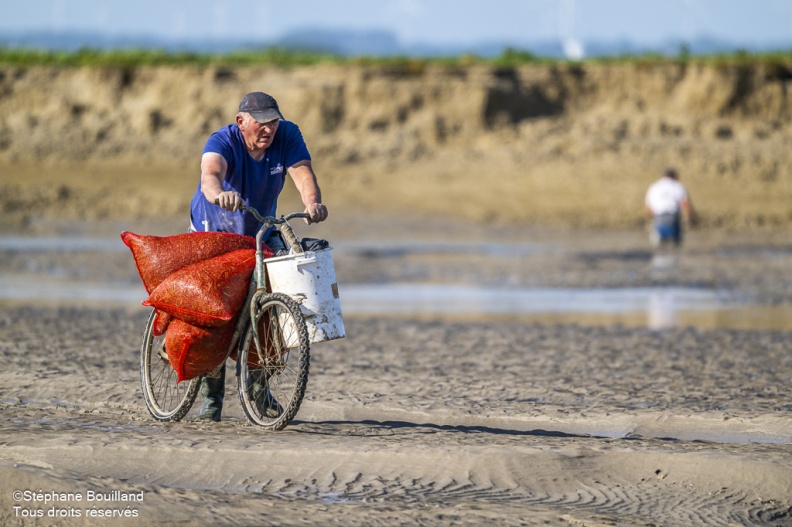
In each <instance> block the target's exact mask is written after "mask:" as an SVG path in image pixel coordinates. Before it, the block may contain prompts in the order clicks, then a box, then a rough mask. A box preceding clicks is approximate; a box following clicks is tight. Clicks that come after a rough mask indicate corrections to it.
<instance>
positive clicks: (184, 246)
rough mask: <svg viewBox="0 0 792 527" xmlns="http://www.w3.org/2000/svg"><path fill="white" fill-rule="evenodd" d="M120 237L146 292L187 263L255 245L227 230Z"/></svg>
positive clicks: (270, 254) (130, 234)
mask: <svg viewBox="0 0 792 527" xmlns="http://www.w3.org/2000/svg"><path fill="white" fill-rule="evenodd" d="M121 239H122V240H123V242H124V243H125V244H126V246H127V247H129V249H130V250H131V251H132V257H133V258H134V259H135V265H136V266H137V270H138V273H139V274H140V278H141V280H142V281H143V286H144V287H145V288H146V292H147V293H151V292H152V291H154V289H155V288H156V287H157V286H158V285H160V284H161V283H162V282H163V280H165V279H166V278H167V277H168V276H170V275H171V274H172V273H174V272H176V271H178V270H179V269H182V268H184V267H187V266H188V265H192V264H194V263H197V262H200V261H203V260H208V259H210V258H214V257H215V256H220V255H221V254H226V253H230V252H232V251H236V250H239V249H255V248H256V240H255V238H252V237H250V236H243V235H241V234H233V233H230V232H189V233H184V234H176V235H174V236H150V235H144V234H134V233H132V232H122V233H121ZM270 256H272V251H270V250H269V248H268V247H266V245H265V246H264V257H265V258H268V257H270Z"/></svg>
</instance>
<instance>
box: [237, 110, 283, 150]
mask: <svg viewBox="0 0 792 527" xmlns="http://www.w3.org/2000/svg"><path fill="white" fill-rule="evenodd" d="M278 122H279V121H278V119H274V120H272V121H268V122H266V123H259V122H258V121H256V120H255V119H253V117H251V116H250V115H247V116H246V118H245V119H244V120H243V123H242V125H241V126H240V128H241V130H242V136H243V137H244V138H245V143H246V144H247V145H248V148H251V149H253V150H264V149H266V148H269V146H270V145H271V144H272V140H273V139H274V138H275V132H277V131H278Z"/></svg>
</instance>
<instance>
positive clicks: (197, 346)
mask: <svg viewBox="0 0 792 527" xmlns="http://www.w3.org/2000/svg"><path fill="white" fill-rule="evenodd" d="M234 325H235V321H231V322H229V323H228V324H226V325H225V326H220V327H214V328H202V327H198V326H193V325H191V324H188V323H186V322H183V321H181V320H179V319H178V318H174V319H173V320H172V321H171V323H170V324H169V325H168V331H166V332H165V351H166V352H167V353H168V360H169V361H170V363H171V366H172V367H173V369H174V370H176V375H177V376H178V382H182V381H189V380H190V379H192V378H193V377H197V376H199V375H203V374H204V373H208V372H210V371H212V370H213V369H215V368H216V367H217V366H219V365H220V364H222V362H223V361H224V360H225V357H226V353H227V352H228V346H230V345H231V339H232V338H233V336H234Z"/></svg>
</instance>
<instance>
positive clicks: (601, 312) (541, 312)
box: [0, 275, 792, 330]
mask: <svg viewBox="0 0 792 527" xmlns="http://www.w3.org/2000/svg"><path fill="white" fill-rule="evenodd" d="M340 295H341V308H342V311H343V314H344V316H350V317H353V316H399V317H441V318H449V319H474V320H487V319H518V320H520V321H525V322H530V321H535V322H540V323H555V324H560V323H578V324H587V325H611V324H623V325H628V326H639V327H649V328H652V329H663V328H672V327H682V326H695V327H705V328H738V329H782V330H785V329H792V306H790V307H786V306H781V307H779V306H752V305H746V304H739V303H737V302H735V301H734V300H733V299H729V298H727V297H725V296H724V295H721V294H718V293H716V292H715V291H711V290H706V289H693V288H680V287H673V288H622V289H569V288H522V289H520V288H499V287H478V286H465V285H441V284H376V285H375V284H349V285H343V284H342V287H341V290H340ZM146 296H147V295H146V292H145V290H144V289H143V287H142V286H140V285H134V286H132V285H119V284H112V283H108V284H98V283H75V282H66V281H58V280H51V279H50V280H42V279H35V280H34V279H32V278H30V277H26V276H25V277H13V276H7V275H6V276H0V300H3V301H5V302H11V303H28V304H36V305H53V304H54V305H64V304H65V305H70V304H80V305H85V304H106V303H113V304H124V305H127V306H140V303H141V302H142V301H143V300H145V298H146Z"/></svg>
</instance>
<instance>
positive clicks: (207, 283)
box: [143, 249, 256, 327]
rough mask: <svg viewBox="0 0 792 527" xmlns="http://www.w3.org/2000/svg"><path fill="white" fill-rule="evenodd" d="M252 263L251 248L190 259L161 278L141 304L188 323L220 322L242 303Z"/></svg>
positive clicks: (214, 323)
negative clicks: (200, 258)
mask: <svg viewBox="0 0 792 527" xmlns="http://www.w3.org/2000/svg"><path fill="white" fill-rule="evenodd" d="M255 266H256V251H254V250H253V249H241V250H238V251H233V252H230V253H226V254H222V255H220V256H215V257H214V258H210V259H208V260H204V261H201V262H198V263H194V264H192V265H189V266H187V267H184V268H182V269H179V270H178V271H176V272H175V273H173V274H171V275H170V276H168V277H167V278H166V279H165V280H163V281H162V283H160V284H159V285H158V286H157V287H156V288H155V289H154V291H152V292H151V295H150V296H149V297H148V299H147V300H145V301H144V302H143V305H144V306H151V307H154V308H155V309H156V310H157V311H160V312H164V313H167V314H169V315H171V316H172V317H174V318H176V319H179V320H182V321H184V322H187V323H188V324H193V325H196V326H210V327H217V326H223V325H225V324H227V323H228V322H229V321H230V320H231V319H233V318H234V317H235V316H236V314H237V312H238V311H239V309H240V308H241V307H242V303H243V302H244V301H245V297H246V295H247V291H248V286H249V284H250V277H251V275H252V274H253V269H254V268H255Z"/></svg>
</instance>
